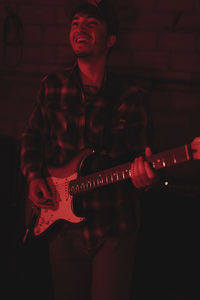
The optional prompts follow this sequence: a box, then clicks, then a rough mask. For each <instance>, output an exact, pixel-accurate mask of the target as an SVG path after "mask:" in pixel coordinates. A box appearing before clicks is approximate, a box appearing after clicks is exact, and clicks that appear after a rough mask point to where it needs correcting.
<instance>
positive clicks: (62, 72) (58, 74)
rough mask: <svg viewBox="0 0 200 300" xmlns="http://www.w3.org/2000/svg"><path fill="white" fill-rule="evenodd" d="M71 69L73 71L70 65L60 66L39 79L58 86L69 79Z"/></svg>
mask: <svg viewBox="0 0 200 300" xmlns="http://www.w3.org/2000/svg"><path fill="white" fill-rule="evenodd" d="M72 71H73V67H72V66H69V67H66V68H62V69H57V70H55V71H54V72H51V73H48V74H46V75H44V76H43V77H42V79H41V82H42V83H45V84H47V85H50V86H51V85H53V86H55V85H58V86H59V85H63V84H67V83H68V82H69V80H70V77H71V74H72Z"/></svg>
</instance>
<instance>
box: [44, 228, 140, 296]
mask: <svg viewBox="0 0 200 300" xmlns="http://www.w3.org/2000/svg"><path fill="white" fill-rule="evenodd" d="M136 240H137V234H136V233H133V234H131V235H130V234H129V235H126V236H125V235H124V236H121V237H117V238H116V237H110V238H107V239H106V240H105V242H104V243H103V245H102V246H101V247H100V248H99V249H98V251H97V252H96V253H95V255H94V256H93V257H92V256H91V255H89V254H88V253H87V252H86V251H84V250H83V249H84V248H83V247H82V234H81V230H79V229H77V230H69V231H64V232H62V233H60V234H58V235H57V236H56V237H54V238H53V239H52V240H51V242H50V247H49V254H50V265H51V274H52V282H53V288H54V293H55V299H56V300H78V299H79V300H80V299H82V300H102V299H103V300H119V299H120V300H122V299H123V300H130V297H131V296H130V295H131V283H132V281H131V279H132V273H133V263H134V257H135V248H136Z"/></svg>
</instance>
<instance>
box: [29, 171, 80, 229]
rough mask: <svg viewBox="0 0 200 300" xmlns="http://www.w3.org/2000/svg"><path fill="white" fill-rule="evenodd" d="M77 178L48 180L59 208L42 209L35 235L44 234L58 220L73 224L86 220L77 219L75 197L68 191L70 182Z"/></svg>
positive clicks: (73, 176) (74, 176) (51, 178)
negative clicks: (74, 204) (74, 209)
mask: <svg viewBox="0 0 200 300" xmlns="http://www.w3.org/2000/svg"><path fill="white" fill-rule="evenodd" d="M76 178H77V173H74V174H73V175H71V176H70V177H66V178H57V177H50V178H47V181H48V183H49V185H50V186H51V188H52V192H53V195H54V196H55V197H56V200H57V201H58V208H57V209H56V210H53V209H46V208H45V209H44V208H41V210H40V216H39V217H38V220H37V223H36V225H35V227H34V234H35V235H40V234H42V233H43V232H44V231H45V230H46V229H47V228H48V227H49V226H51V225H52V224H53V223H55V222H56V221H58V220H65V221H69V222H71V223H80V222H82V221H83V220H84V219H85V218H81V217H77V216H76V215H75V214H74V213H73V203H72V198H73V197H72V196H71V195H70V194H69V191H68V186H69V182H70V181H71V180H74V179H76Z"/></svg>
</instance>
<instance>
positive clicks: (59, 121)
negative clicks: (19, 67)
mask: <svg viewBox="0 0 200 300" xmlns="http://www.w3.org/2000/svg"><path fill="white" fill-rule="evenodd" d="M150 132H151V119H150V114H149V110H148V100H147V97H146V94H145V93H144V91H143V90H142V89H139V88H137V87H136V86H134V85H130V84H127V83H126V82H125V81H123V80H121V79H120V78H119V77H118V76H116V75H114V74H111V73H109V72H108V73H107V75H106V79H105V82H104V85H103V87H102V89H101V90H100V91H99V92H98V93H97V94H96V95H95V96H93V95H90V94H88V93H87V92H86V91H85V90H84V87H83V86H82V84H81V81H80V77H79V71H78V67H77V66H75V67H73V68H68V69H64V70H62V71H60V72H55V73H54V74H50V75H47V76H45V77H44V78H43V79H42V81H41V86H40V90H39V93H38V97H37V102H36V106H35V108H34V110H33V112H32V114H31V116H30V118H29V121H28V124H27V127H26V129H25V130H24V132H23V134H22V147H21V169H22V172H23V174H24V175H25V177H26V178H27V181H28V182H30V181H31V180H32V179H34V178H39V177H42V176H43V174H44V170H45V168H46V166H54V167H55V166H60V165H63V164H66V163H67V162H69V161H70V160H71V159H72V157H74V155H75V154H76V153H78V152H79V151H80V150H81V149H83V148H93V149H94V150H95V151H96V152H97V153H100V154H101V153H106V154H108V155H109V157H110V158H111V159H112V162H113V164H118V163H123V162H126V161H130V160H133V159H134V157H135V156H138V155H141V154H143V153H144V149H145V147H146V146H147V145H149V138H150V137H151V134H150ZM138 198H139V195H138V191H137V189H135V188H134V186H133V184H132V182H131V180H126V181H124V182H121V183H118V184H113V185H112V186H107V187H104V188H101V189H99V190H98V191H97V190H96V191H93V192H91V193H90V194H88V195H85V196H83V199H82V200H81V201H82V204H83V209H84V212H85V214H86V215H87V216H88V218H87V221H86V222H85V224H84V226H83V232H84V237H85V240H86V242H87V246H88V248H92V247H96V246H97V245H98V244H99V243H101V241H102V240H103V239H104V238H105V237H106V235H107V234H121V233H123V232H128V231H130V230H135V229H136V227H137V226H138V222H139V218H138V216H137V215H138V211H137V210H138V209H137V207H138Z"/></svg>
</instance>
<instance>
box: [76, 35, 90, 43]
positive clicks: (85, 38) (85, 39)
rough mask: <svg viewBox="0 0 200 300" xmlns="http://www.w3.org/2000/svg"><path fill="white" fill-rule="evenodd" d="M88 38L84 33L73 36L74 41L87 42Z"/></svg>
mask: <svg viewBox="0 0 200 300" xmlns="http://www.w3.org/2000/svg"><path fill="white" fill-rule="evenodd" d="M89 40H90V37H89V36H86V35H81V36H78V37H77V38H75V42H76V43H87V42H88V41H89Z"/></svg>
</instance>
